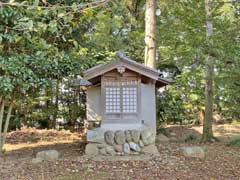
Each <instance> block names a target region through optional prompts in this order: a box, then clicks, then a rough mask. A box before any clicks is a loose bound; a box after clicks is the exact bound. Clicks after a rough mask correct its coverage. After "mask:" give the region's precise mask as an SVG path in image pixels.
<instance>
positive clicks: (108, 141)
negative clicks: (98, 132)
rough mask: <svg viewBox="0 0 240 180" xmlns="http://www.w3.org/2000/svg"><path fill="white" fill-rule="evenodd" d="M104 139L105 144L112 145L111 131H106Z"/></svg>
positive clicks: (112, 133) (112, 134)
mask: <svg viewBox="0 0 240 180" xmlns="http://www.w3.org/2000/svg"><path fill="white" fill-rule="evenodd" d="M104 139H105V142H106V143H107V144H109V145H113V144H114V132H113V131H106V132H105V133H104Z"/></svg>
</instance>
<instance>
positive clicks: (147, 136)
mask: <svg viewBox="0 0 240 180" xmlns="http://www.w3.org/2000/svg"><path fill="white" fill-rule="evenodd" d="M141 138H142V142H143V144H144V145H145V146H147V145H149V144H153V143H154V142H155V134H153V133H152V132H151V131H150V130H149V129H146V130H144V131H142V132H141Z"/></svg>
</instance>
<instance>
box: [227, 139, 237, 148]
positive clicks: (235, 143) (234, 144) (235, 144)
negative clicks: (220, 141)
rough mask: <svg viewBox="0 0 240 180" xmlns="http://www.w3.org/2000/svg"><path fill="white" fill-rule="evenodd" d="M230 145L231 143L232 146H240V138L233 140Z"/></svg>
mask: <svg viewBox="0 0 240 180" xmlns="http://www.w3.org/2000/svg"><path fill="white" fill-rule="evenodd" d="M229 145H230V146H236V147H240V139H235V140H232V141H231V142H230V143H229Z"/></svg>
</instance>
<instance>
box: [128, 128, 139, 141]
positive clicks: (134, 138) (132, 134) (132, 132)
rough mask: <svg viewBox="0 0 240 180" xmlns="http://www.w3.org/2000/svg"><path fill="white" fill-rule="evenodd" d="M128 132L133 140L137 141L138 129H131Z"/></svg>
mask: <svg viewBox="0 0 240 180" xmlns="http://www.w3.org/2000/svg"><path fill="white" fill-rule="evenodd" d="M130 132H131V136H132V140H133V142H135V143H138V142H139V140H140V134H141V133H140V131H138V130H131V131H130Z"/></svg>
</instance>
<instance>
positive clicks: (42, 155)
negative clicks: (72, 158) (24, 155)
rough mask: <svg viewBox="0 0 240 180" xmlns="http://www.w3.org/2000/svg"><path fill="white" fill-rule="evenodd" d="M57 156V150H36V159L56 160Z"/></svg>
mask: <svg viewBox="0 0 240 180" xmlns="http://www.w3.org/2000/svg"><path fill="white" fill-rule="evenodd" d="M58 157H59V152H58V151H56V150H46V151H41V152H38V153H37V155H36V159H41V160H45V161H52V160H57V159H58Z"/></svg>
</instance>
